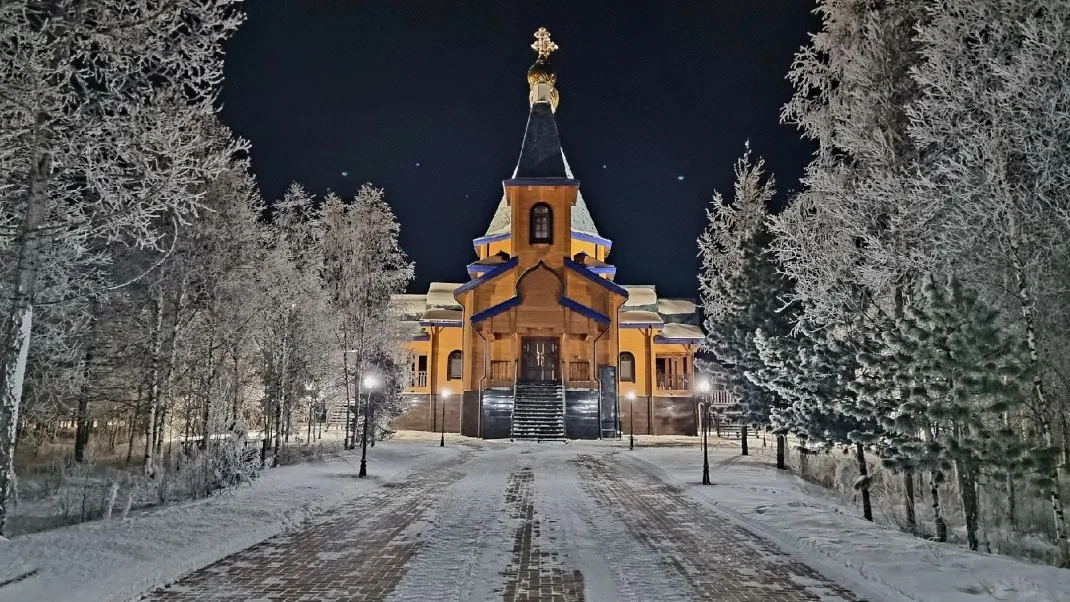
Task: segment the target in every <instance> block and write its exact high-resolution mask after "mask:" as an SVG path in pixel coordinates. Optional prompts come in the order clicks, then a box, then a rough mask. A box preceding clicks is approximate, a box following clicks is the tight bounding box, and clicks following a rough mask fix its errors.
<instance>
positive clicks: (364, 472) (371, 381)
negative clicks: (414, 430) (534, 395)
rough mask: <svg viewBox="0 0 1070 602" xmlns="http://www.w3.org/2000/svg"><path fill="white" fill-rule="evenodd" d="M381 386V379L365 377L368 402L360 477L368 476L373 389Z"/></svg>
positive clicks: (365, 407)
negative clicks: (369, 426)
mask: <svg viewBox="0 0 1070 602" xmlns="http://www.w3.org/2000/svg"><path fill="white" fill-rule="evenodd" d="M378 386H379V379H377V378H375V375H373V374H368V375H366V376H365V377H364V388H365V389H367V391H368V403H366V404H364V431H363V436H362V437H361V440H360V472H358V473H357V476H358V477H366V476H368V420H369V419H370V416H371V407H372V391H373V390H374V389H375V388H376V387H378Z"/></svg>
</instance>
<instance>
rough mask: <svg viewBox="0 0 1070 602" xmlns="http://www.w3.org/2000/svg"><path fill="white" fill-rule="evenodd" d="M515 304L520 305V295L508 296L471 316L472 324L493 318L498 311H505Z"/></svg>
mask: <svg viewBox="0 0 1070 602" xmlns="http://www.w3.org/2000/svg"><path fill="white" fill-rule="evenodd" d="M517 305H520V297H509V298H508V299H506V300H505V301H502V302H501V303H499V304H497V305H492V306H490V307H488V308H487V309H484V310H483V311H481V312H479V313H477V314H475V315H474V316H472V324H475V323H476V322H482V321H483V320H487V319H490V318H493V317H494V316H496V315H498V314H500V313H505V312H507V311H509V310H510V309H512V308H514V307H516V306H517Z"/></svg>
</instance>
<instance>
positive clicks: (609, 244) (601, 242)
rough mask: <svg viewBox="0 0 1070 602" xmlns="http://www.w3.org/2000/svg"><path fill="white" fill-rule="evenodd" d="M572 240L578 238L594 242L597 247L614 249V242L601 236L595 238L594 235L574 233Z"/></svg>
mask: <svg viewBox="0 0 1070 602" xmlns="http://www.w3.org/2000/svg"><path fill="white" fill-rule="evenodd" d="M572 238H577V239H579V240H582V241H585V242H593V243H594V244H596V245H602V246H603V247H612V246H613V241H612V240H609V239H608V238H602V237H601V236H595V235H594V234H587V233H586V232H579V231H576V230H573V231H572Z"/></svg>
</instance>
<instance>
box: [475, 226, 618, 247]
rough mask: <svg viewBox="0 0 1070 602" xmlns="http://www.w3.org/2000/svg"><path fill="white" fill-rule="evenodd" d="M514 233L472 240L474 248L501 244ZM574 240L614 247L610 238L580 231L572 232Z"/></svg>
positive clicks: (503, 233)
mask: <svg viewBox="0 0 1070 602" xmlns="http://www.w3.org/2000/svg"><path fill="white" fill-rule="evenodd" d="M512 236H513V233H512V232H502V233H500V234H491V235H489V236H480V237H479V238H473V239H472V246H473V247H478V246H480V245H486V244H490V243H492V242H500V241H503V240H509V239H510V238H512ZM572 238H575V239H576V240H582V241H584V242H591V243H594V244H596V245H602V246H603V247H606V248H612V247H613V241H612V240H609V239H608V238H602V237H601V236H595V235H594V234H588V233H586V232H580V231H579V230H572Z"/></svg>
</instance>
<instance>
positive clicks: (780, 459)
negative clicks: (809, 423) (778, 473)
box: [776, 435, 788, 470]
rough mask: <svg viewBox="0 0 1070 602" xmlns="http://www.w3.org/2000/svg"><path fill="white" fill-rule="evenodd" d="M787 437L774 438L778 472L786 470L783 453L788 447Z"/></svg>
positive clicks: (778, 436)
mask: <svg viewBox="0 0 1070 602" xmlns="http://www.w3.org/2000/svg"><path fill="white" fill-rule="evenodd" d="M787 438H788V437H787V435H777V436H776V467H777V468H779V469H780V470H785V469H787V464H786V463H785V461H784V456H785V451H786V448H787V447H788V442H787Z"/></svg>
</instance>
